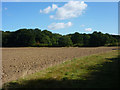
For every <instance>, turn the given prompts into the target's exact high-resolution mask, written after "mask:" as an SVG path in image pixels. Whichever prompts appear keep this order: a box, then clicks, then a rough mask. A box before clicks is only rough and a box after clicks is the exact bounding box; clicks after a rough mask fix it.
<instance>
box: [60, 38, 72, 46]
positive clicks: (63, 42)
mask: <svg viewBox="0 0 120 90" xmlns="http://www.w3.org/2000/svg"><path fill="white" fill-rule="evenodd" d="M58 44H59V46H72V45H73V43H72V40H71V39H70V37H68V36H62V37H60V38H59V40H58Z"/></svg>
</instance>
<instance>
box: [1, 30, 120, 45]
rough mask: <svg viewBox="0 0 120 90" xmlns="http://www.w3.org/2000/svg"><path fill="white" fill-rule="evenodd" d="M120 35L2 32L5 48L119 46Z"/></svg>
mask: <svg viewBox="0 0 120 90" xmlns="http://www.w3.org/2000/svg"><path fill="white" fill-rule="evenodd" d="M119 42H120V36H119V35H110V34H108V33H106V34H103V33H102V32H97V31H94V32H93V33H92V34H85V33H83V34H82V33H78V32H75V33H73V34H67V35H61V34H57V33H52V32H50V31H48V30H43V31H42V30H40V29H38V28H36V29H19V30H17V31H12V32H10V31H2V46H3V47H29V46H33V47H66V46H73V47H83V46H84V47H96V46H117V45H119Z"/></svg>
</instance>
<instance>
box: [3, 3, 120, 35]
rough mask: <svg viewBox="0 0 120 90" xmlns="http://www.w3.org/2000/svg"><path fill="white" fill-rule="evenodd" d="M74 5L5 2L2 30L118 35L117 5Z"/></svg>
mask: <svg viewBox="0 0 120 90" xmlns="http://www.w3.org/2000/svg"><path fill="white" fill-rule="evenodd" d="M72 3H73V2H72ZM79 4H80V5H81V7H79V6H80V5H79ZM74 5H75V6H74ZM74 5H72V6H70V3H68V2H3V3H2V30H4V31H8V30H9V31H15V30H18V29H21V28H32V29H34V28H40V29H41V30H44V29H47V30H49V31H51V32H53V33H60V34H68V33H74V32H80V33H92V32H93V31H101V32H103V33H112V34H117V33H118V3H117V2H84V3H81V2H77V3H74ZM77 5H78V7H77ZM48 7H49V8H48ZM67 7H69V8H71V10H67V9H66V8H67ZM80 8H81V9H80ZM45 9H46V10H45ZM75 10H76V11H75ZM63 11H64V12H63ZM67 12H68V13H67Z"/></svg>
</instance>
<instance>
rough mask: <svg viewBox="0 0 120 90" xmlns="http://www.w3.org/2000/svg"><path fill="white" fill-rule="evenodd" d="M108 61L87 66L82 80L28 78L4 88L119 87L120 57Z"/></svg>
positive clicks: (13, 89)
mask: <svg viewBox="0 0 120 90" xmlns="http://www.w3.org/2000/svg"><path fill="white" fill-rule="evenodd" d="M106 59H107V60H109V61H110V62H105V63H103V64H98V65H96V66H91V67H88V70H91V71H92V72H91V73H90V75H87V76H84V77H85V79H84V80H83V79H82V80H69V79H67V78H63V79H62V80H60V81H57V80H54V79H52V78H50V79H49V80H41V79H40V80H39V79H38V80H28V81H25V82H24V83H22V84H19V83H16V82H14V83H13V82H12V83H9V84H5V85H4V89H5V90H15V89H17V88H24V89H25V88H26V89H27V90H28V88H34V89H35V90H37V89H39V88H119V87H120V86H119V85H118V81H119V75H118V74H119V69H120V61H119V60H120V57H117V58H106Z"/></svg>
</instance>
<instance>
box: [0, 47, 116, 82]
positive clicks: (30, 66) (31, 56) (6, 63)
mask: <svg viewBox="0 0 120 90" xmlns="http://www.w3.org/2000/svg"><path fill="white" fill-rule="evenodd" d="M114 49H116V47H97V48H78V47H68V48H67V47H64V48H2V66H3V73H2V74H3V75H2V76H3V77H2V81H3V83H5V82H8V81H11V80H16V79H18V78H20V77H24V76H26V75H28V74H32V73H35V72H37V71H40V70H42V69H44V68H46V67H49V66H52V65H55V64H59V63H62V62H64V61H66V60H71V59H73V58H78V57H82V56H88V55H91V54H96V53H104V52H108V51H112V50H114Z"/></svg>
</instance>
